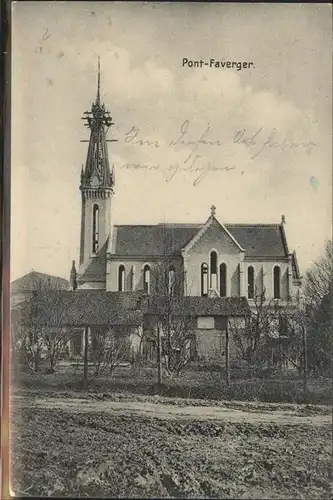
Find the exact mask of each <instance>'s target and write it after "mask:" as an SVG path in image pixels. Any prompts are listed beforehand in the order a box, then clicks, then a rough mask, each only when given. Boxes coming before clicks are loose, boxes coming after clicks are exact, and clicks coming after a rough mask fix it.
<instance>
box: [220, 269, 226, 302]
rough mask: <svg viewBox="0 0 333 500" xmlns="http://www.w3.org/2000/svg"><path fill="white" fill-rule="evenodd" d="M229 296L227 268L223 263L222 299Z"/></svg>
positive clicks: (221, 271) (221, 276)
mask: <svg viewBox="0 0 333 500" xmlns="http://www.w3.org/2000/svg"><path fill="white" fill-rule="evenodd" d="M226 296H227V266H226V264H225V263H224V262H223V263H222V264H221V265H220V297H226Z"/></svg>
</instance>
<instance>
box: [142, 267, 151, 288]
mask: <svg viewBox="0 0 333 500" xmlns="http://www.w3.org/2000/svg"><path fill="white" fill-rule="evenodd" d="M143 289H144V291H145V292H146V293H148V294H149V293H150V266H149V265H148V264H146V265H145V267H144V268H143Z"/></svg>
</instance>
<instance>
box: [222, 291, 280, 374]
mask: <svg viewBox="0 0 333 500" xmlns="http://www.w3.org/2000/svg"><path fill="white" fill-rule="evenodd" d="M278 319H279V306H278V305H277V303H276V301H274V300H269V301H267V300H266V298H265V290H262V291H261V292H258V291H257V289H256V290H255V293H254V299H253V309H252V311H251V316H250V317H249V318H247V320H246V322H245V324H244V323H240V322H239V319H238V318H230V319H229V330H230V333H231V335H232V338H233V341H234V343H235V345H236V347H237V350H238V353H239V357H240V358H241V359H242V360H244V361H245V362H246V363H248V364H249V365H250V366H253V365H254V364H256V363H258V362H259V363H260V362H264V361H267V359H269V348H268V346H269V341H270V340H271V338H272V336H274V333H276V332H277V331H278V328H279V327H278Z"/></svg>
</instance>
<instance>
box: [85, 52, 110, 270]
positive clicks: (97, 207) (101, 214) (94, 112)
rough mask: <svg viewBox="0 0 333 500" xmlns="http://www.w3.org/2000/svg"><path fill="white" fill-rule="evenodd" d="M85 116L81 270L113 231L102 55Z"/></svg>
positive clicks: (107, 122) (108, 116)
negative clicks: (102, 84)
mask: <svg viewBox="0 0 333 500" xmlns="http://www.w3.org/2000/svg"><path fill="white" fill-rule="evenodd" d="M82 119H83V120H84V121H85V126H86V127H88V129H89V131H90V138H89V141H83V142H89V146H88V151H87V157H86V163H85V166H84V167H83V166H82V171H81V183H80V191H81V195H82V216H81V244H80V269H79V274H80V270H82V267H81V266H83V268H84V266H85V265H86V264H87V263H88V262H89V260H90V259H91V258H94V257H98V256H99V255H100V254H101V252H102V251H104V250H103V249H105V246H106V242H107V239H108V237H109V234H110V230H111V202H112V198H113V188H114V173H113V170H112V169H110V162H109V156H108V148H107V143H108V142H113V139H111V140H110V139H109V140H108V139H107V138H106V134H107V132H108V130H109V128H110V127H111V126H112V125H113V121H112V117H111V115H110V113H109V111H107V109H106V108H105V105H104V103H103V102H102V100H101V71H100V61H99V58H98V74H97V93H96V100H95V102H93V103H92V105H91V110H90V111H86V112H85V113H84V114H83V117H82Z"/></svg>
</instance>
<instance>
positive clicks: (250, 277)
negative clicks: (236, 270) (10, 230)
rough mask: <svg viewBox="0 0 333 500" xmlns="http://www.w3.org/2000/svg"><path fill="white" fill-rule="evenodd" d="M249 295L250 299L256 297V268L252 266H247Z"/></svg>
mask: <svg viewBox="0 0 333 500" xmlns="http://www.w3.org/2000/svg"><path fill="white" fill-rule="evenodd" d="M247 296H248V298H249V299H253V298H254V269H253V267H252V266H249V267H248V268H247Z"/></svg>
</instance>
